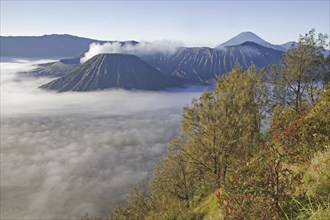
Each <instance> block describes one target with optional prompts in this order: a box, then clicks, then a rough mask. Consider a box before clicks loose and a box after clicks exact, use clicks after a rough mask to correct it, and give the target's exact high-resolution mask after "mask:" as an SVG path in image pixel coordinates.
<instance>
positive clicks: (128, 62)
mask: <svg viewBox="0 0 330 220" xmlns="http://www.w3.org/2000/svg"><path fill="white" fill-rule="evenodd" d="M179 86H180V83H179V82H177V81H176V79H174V78H172V77H169V76H166V75H164V74H163V73H161V72H160V71H158V70H157V69H155V68H154V67H152V66H151V65H149V64H147V63H146V62H144V61H143V60H141V59H140V58H138V57H137V56H134V55H129V54H117V53H113V54H98V55H95V56H94V57H92V58H91V59H89V60H88V61H86V62H85V63H84V64H82V65H81V66H80V67H78V68H77V69H75V70H73V71H72V72H70V73H68V74H66V75H64V76H63V77H61V78H59V79H57V80H54V81H52V82H50V83H48V84H46V85H43V86H41V88H44V89H50V90H57V91H59V92H64V91H91V90H102V89H108V88H123V89H140V90H162V89H165V88H170V87H179Z"/></svg>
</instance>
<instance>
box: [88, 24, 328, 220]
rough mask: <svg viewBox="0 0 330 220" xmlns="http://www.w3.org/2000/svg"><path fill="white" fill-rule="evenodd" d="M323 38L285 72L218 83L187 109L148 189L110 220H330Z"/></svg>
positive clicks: (234, 75) (299, 51) (237, 75)
mask: <svg viewBox="0 0 330 220" xmlns="http://www.w3.org/2000/svg"><path fill="white" fill-rule="evenodd" d="M326 39H327V38H326V36H324V35H322V34H320V35H318V36H316V35H315V32H314V30H312V31H310V32H309V33H308V34H306V35H304V36H301V37H300V39H299V43H298V45H297V47H292V48H291V49H289V50H288V51H287V53H285V54H284V56H283V58H282V61H281V64H280V65H278V66H270V67H269V68H268V69H266V70H257V69H256V68H255V67H254V66H253V65H252V66H251V67H250V68H249V69H248V70H243V69H242V68H241V67H240V66H239V65H236V67H235V68H233V69H232V71H231V72H229V73H228V74H226V75H224V76H221V77H219V78H218V79H217V82H216V87H215V89H214V91H212V92H210V91H204V93H203V94H202V95H201V97H200V98H199V99H198V100H194V101H193V102H192V106H191V107H187V108H185V109H184V111H183V116H182V123H181V134H180V135H179V136H178V137H176V138H175V139H174V140H172V141H171V143H170V144H169V146H168V154H167V157H166V158H165V159H164V160H163V161H162V162H161V163H160V164H159V165H158V166H157V167H156V168H155V171H154V175H153V178H152V179H151V180H150V182H149V184H148V185H147V186H144V185H136V186H134V187H132V189H131V191H130V192H129V194H128V202H127V204H126V205H124V206H121V207H118V208H116V209H114V210H113V211H112V214H111V216H110V217H109V219H329V216H330V89H329V87H330V83H329V79H330V69H329V66H330V57H329V56H328V57H327V58H324V56H323V55H322V53H321V52H322V50H323V48H324V46H325V45H326ZM83 219H90V217H88V215H86V216H84V217H83ZM95 219H98V218H95ZM101 219H102V218H101Z"/></svg>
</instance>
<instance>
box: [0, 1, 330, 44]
mask: <svg viewBox="0 0 330 220" xmlns="http://www.w3.org/2000/svg"><path fill="white" fill-rule="evenodd" d="M329 11H330V5H329V1H328V0H325V1H315V0H314V1H125V2H124V1H6V0H5V1H4V0H1V26H0V27H1V35H2V36H8V35H12V36H22V35H24V36H31V35H33V36H37V35H44V34H53V33H56V34H63V33H66V34H72V35H78V36H82V37H88V38H94V39H99V40H138V41H141V40H144V41H154V40H164V39H166V40H174V41H179V42H182V43H184V44H185V45H187V46H203V45H204V46H215V45H217V44H219V43H222V42H224V41H226V40H228V39H229V38H231V37H233V36H235V35H237V34H239V33H240V32H243V31H252V32H254V33H256V34H257V35H259V36H260V37H262V38H264V39H265V40H267V41H269V42H271V43H274V44H282V43H285V42H287V41H290V40H297V39H298V37H299V34H304V33H307V32H308V31H309V30H310V29H312V28H315V29H316V32H317V33H319V32H321V33H325V34H328V35H329V32H330V30H329V29H330V15H329V14H330V12H329Z"/></svg>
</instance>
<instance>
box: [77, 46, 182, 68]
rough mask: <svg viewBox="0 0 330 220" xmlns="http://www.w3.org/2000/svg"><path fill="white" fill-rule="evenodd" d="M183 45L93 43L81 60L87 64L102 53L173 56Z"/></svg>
mask: <svg viewBox="0 0 330 220" xmlns="http://www.w3.org/2000/svg"><path fill="white" fill-rule="evenodd" d="M179 46H182V44H180V43H178V42H173V41H165V40H163V41H154V42H152V43H148V42H140V43H138V44H135V45H133V44H125V45H123V46H122V45H121V44H120V43H118V42H113V43H111V42H108V43H104V44H99V43H92V44H91V45H90V46H89V50H88V51H87V52H86V53H85V54H84V57H82V58H81V59H80V62H81V63H84V62H86V61H87V60H89V59H90V58H92V57H93V56H95V55H97V54H101V53H124V54H133V55H137V56H139V55H151V54H159V53H161V54H173V53H175V52H176V50H177V48H178V47H179Z"/></svg>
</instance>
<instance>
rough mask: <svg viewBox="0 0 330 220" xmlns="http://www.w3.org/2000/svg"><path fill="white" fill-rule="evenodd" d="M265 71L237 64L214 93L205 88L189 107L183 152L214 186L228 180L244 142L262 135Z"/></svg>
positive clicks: (185, 121) (218, 81) (219, 81)
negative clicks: (231, 167)
mask: <svg viewBox="0 0 330 220" xmlns="http://www.w3.org/2000/svg"><path fill="white" fill-rule="evenodd" d="M262 88H263V72H262V71H257V70H256V68H255V67H254V66H251V67H250V68H249V69H248V70H247V71H244V70H243V69H242V68H241V67H239V66H235V67H234V68H233V69H232V71H231V72H229V73H228V74H227V75H225V76H222V77H220V78H219V79H218V80H217V83H216V88H215V90H214V92H213V93H211V92H209V91H205V92H204V93H203V94H202V96H201V97H200V99H199V100H194V101H193V104H192V107H190V108H185V109H184V113H183V119H182V132H183V135H184V137H185V138H186V141H185V143H184V144H182V146H181V151H182V152H183V154H184V155H185V158H187V159H188V160H189V161H188V162H189V163H191V164H193V165H194V166H195V170H200V172H201V173H202V174H203V176H204V177H205V178H206V181H207V182H209V183H211V184H213V187H214V189H215V188H219V187H221V186H222V185H223V184H224V183H225V178H226V175H227V171H228V169H230V163H231V160H233V159H234V158H235V154H237V153H239V152H238V151H237V149H238V147H239V146H240V145H244V146H248V145H249V143H250V144H251V143H252V142H253V141H254V140H255V137H256V136H257V135H258V134H259V131H260V127H261V126H260V125H261V119H262V116H261V105H262V104H263V102H262V98H261V96H262V95H261V91H263V90H262Z"/></svg>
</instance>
